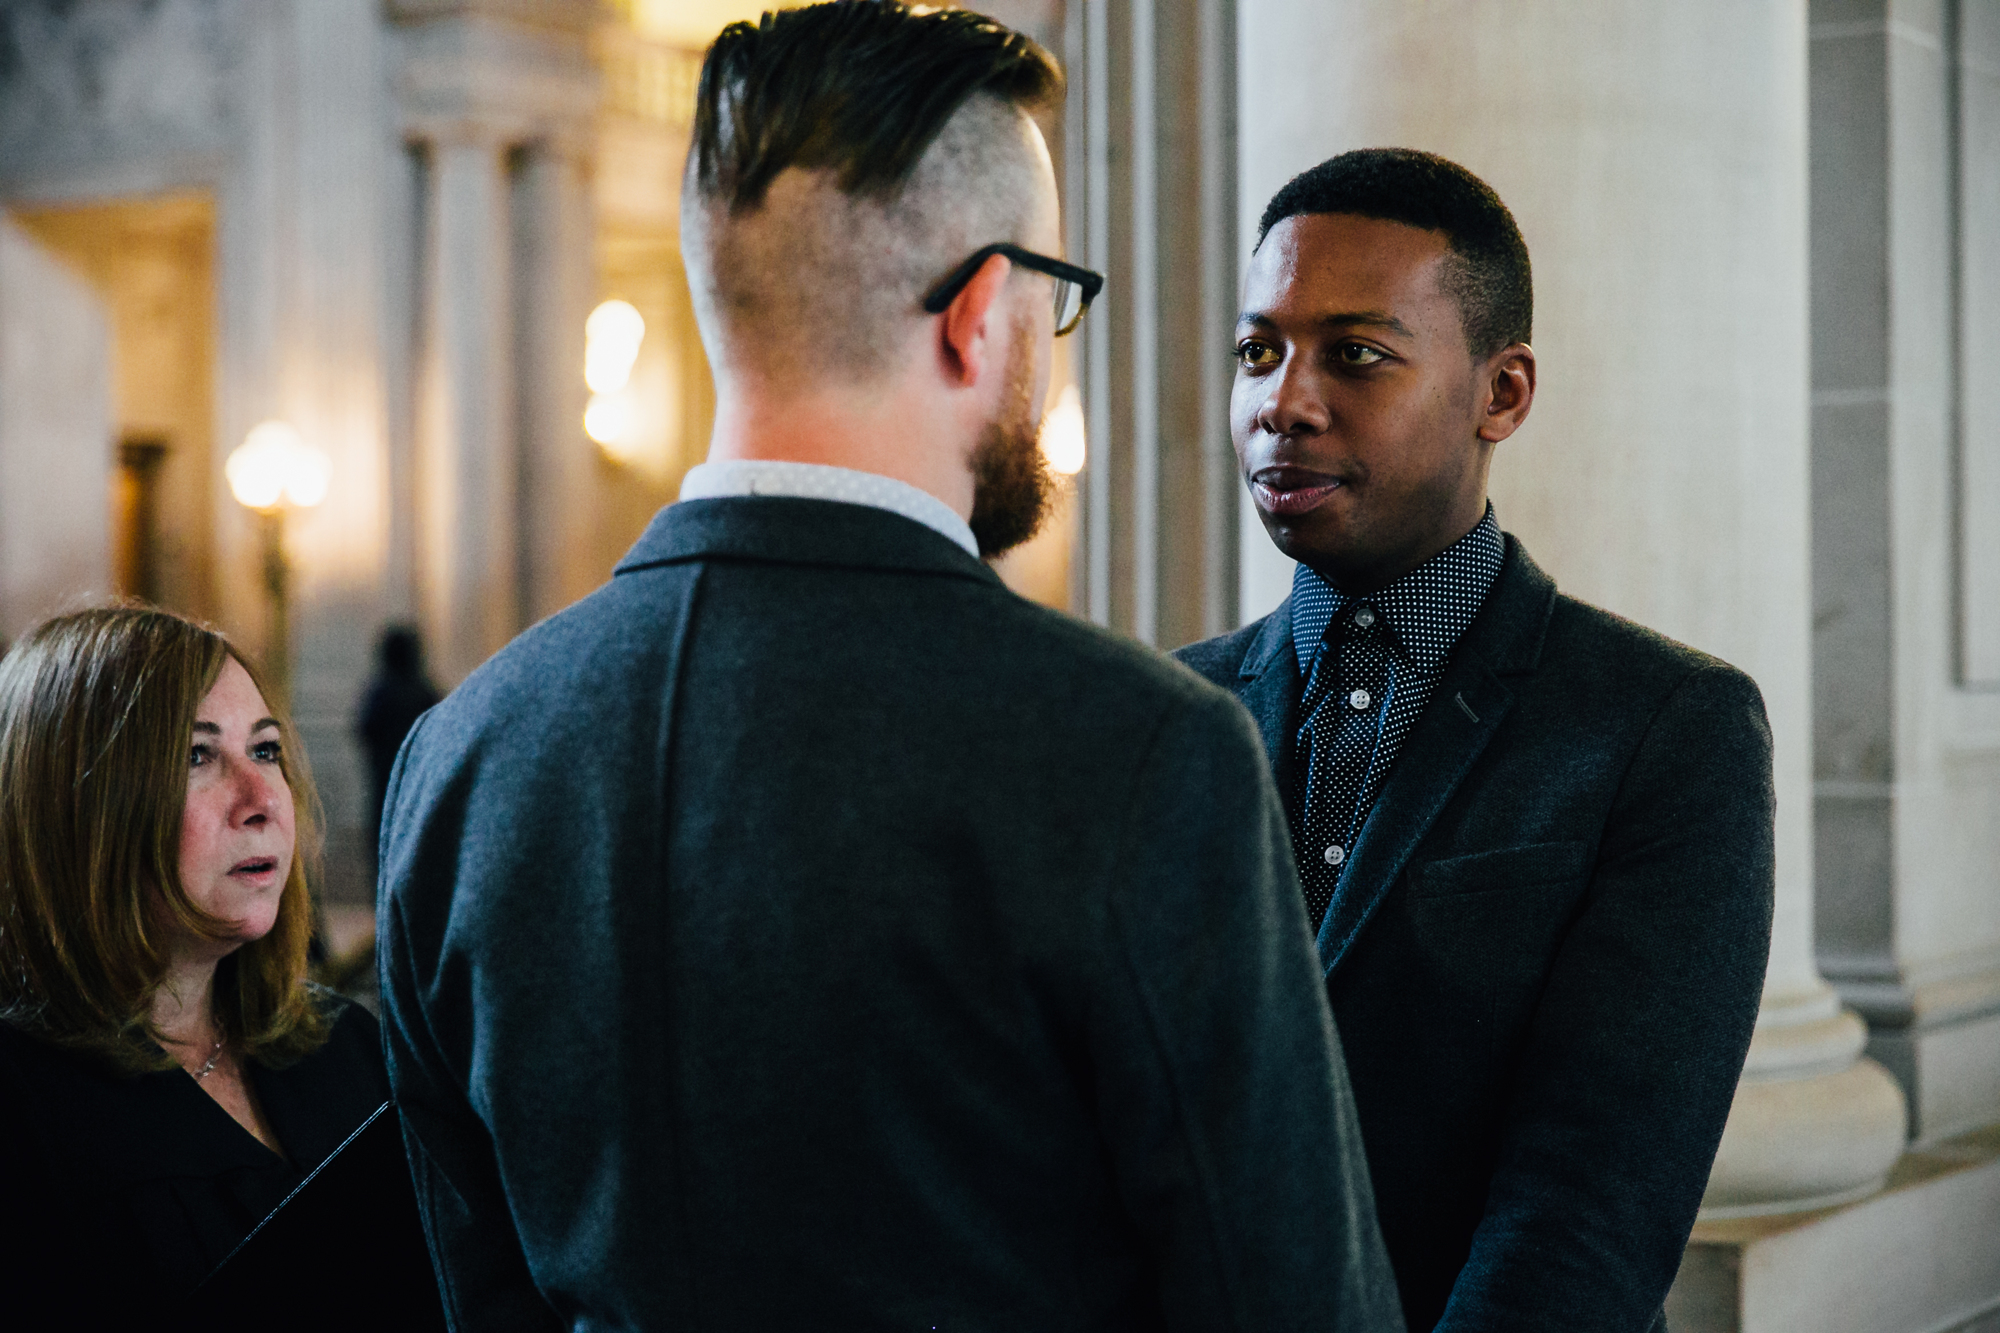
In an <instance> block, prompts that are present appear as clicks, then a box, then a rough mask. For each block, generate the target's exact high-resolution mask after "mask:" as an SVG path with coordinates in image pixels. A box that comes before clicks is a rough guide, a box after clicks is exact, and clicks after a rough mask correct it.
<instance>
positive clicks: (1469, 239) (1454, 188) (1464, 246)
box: [1257, 148, 1535, 357]
mask: <svg viewBox="0 0 2000 1333" xmlns="http://www.w3.org/2000/svg"><path fill="white" fill-rule="evenodd" d="M1311 213H1347V214H1350V215H1352V216H1354V217H1363V218H1376V219H1379V220H1381V221H1383V222H1400V223H1402V224H1403V225H1404V226H1407V227H1421V228H1423V229H1424V230H1425V231H1437V232H1443V233H1444V237H1445V243H1446V244H1447V245H1448V246H1450V248H1451V253H1452V258H1453V262H1452V263H1451V264H1450V265H1449V266H1448V271H1447V273H1446V277H1445V282H1446V286H1447V288H1448V290H1449V291H1450V293H1451V296H1452V298H1453V299H1454V300H1456V301H1457V302H1458V308H1459V314H1460V318H1461V320H1462V321H1463V323H1464V326H1465V342H1466V346H1467V347H1468V348H1469V349H1470V350H1471V352H1472V355H1473V356H1475V357H1487V356H1491V355H1492V354H1493V353H1495V352H1497V351H1499V350H1500V349H1501V348H1503V347H1506V346H1508V345H1509V344H1512V343H1525V342H1528V341H1529V340H1530V337H1531V335H1532V334H1533V331H1534V317H1535V291H1534V277H1533V274H1532V272H1531V271H1530V269H1529V266H1528V244H1527V242H1526V241H1524V240H1522V239H1521V229H1520V228H1519V227H1517V226H1515V225H1514V215H1513V214H1512V213H1510V212H1508V211H1507V205H1505V204H1503V203H1501V202H1500V196H1499V195H1497V194H1495V193H1494V192H1493V187H1492V186H1490V185H1488V184H1487V183H1486V182H1485V181H1483V180H1481V179H1479V177H1477V176H1475V175H1473V174H1472V173H1471V172H1469V171H1467V170H1466V169H1465V168H1464V167H1461V166H1459V165H1458V164H1457V163H1456V162H1452V161H1449V160H1448V159H1446V158H1442V157H1439V156H1438V155H1437V154H1435V153H1423V152H1418V151H1417V150H1416V149H1414V148H1359V149H1356V150H1355V151H1353V152H1351V153H1342V154H1341V155H1340V156H1339V157H1333V158H1328V159H1327V160H1326V161H1324V162H1322V163H1320V164H1319V165H1318V166H1316V167H1313V168H1312V169H1311V170H1309V171H1303V172H1300V173H1299V174H1298V175H1296V176H1294V177H1292V178H1291V180H1289V181H1287V182H1286V183H1285V186H1284V188H1283V189H1281V190H1279V191H1278V192H1277V194H1275V195H1273V196H1272V197H1271V202H1270V203H1269V204H1267V205H1266V206H1265V208H1264V216H1263V218H1262V220H1260V221H1259V222H1258V224H1257V244H1259V245H1262V244H1263V243H1264V237H1265V236H1266V235H1268V234H1269V233H1270V230H1271V228H1273V227H1275V226H1277V225H1278V224H1279V223H1280V222H1283V221H1284V220H1285V219H1286V218H1290V217H1298V216H1301V215H1303V214H1311Z"/></svg>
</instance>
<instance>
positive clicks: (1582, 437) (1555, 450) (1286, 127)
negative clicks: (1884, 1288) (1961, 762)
mask: <svg viewBox="0 0 2000 1333" xmlns="http://www.w3.org/2000/svg"><path fill="white" fill-rule="evenodd" d="M1240 17H1241V25H1240V30H1239V31H1240V43H1241V45H1240V51H1239V57H1238V76H1237V77H1238V86H1239V88H1240V90H1241V92H1240V103H1239V116H1238V123H1239V124H1240V125H1241V126H1243V127H1244V129H1243V132H1242V134H1241V136H1240V141H1239V150H1238V151H1239V160H1240V163H1241V172H1242V177H1241V179H1242V190H1241V199H1240V202H1241V208H1242V213H1241V215H1240V217H1241V220H1242V221H1241V226H1242V231H1243V234H1244V236H1245V237H1246V239H1247V238H1248V237H1250V236H1252V235H1254V230H1253V229H1254V223H1255V219H1256V217H1257V214H1258V212H1259V211H1260V210H1261V208H1262V206H1263V204H1264V202H1265V200H1267V199H1268V198H1269V197H1270V195H1271V194H1272V193H1273V192H1274V191H1275V190H1276V189H1277V188H1278V186H1279V185H1281V184H1282V183H1283V182H1284V181H1285V180H1286V179H1287V178H1289V177H1290V176H1291V175H1292V174H1294V173H1295V172H1297V171H1300V170H1302V169H1304V168H1306V167H1308V166H1311V165H1312V164H1313V163H1315V162H1318V161H1320V160H1322V159H1324V158H1326V157H1329V156H1332V155H1333V154H1335V153H1338V152H1341V151H1343V150H1346V149H1349V148H1357V147H1363V146H1369V145H1379V144H1399V145H1407V146H1410V147H1416V148H1424V149H1429V150H1432V151H1435V152H1439V153H1442V154H1444V155H1445V156H1447V157H1450V158H1453V159H1455V160H1457V161H1459V162H1462V163H1464V164H1465V165H1466V166H1467V167H1469V168H1471V169H1472V170H1473V171H1475V172H1477V173H1479V174H1480V175H1481V176H1482V177H1484V178H1485V179H1486V180H1487V181H1488V182H1489V183H1491V184H1492V185H1493V187H1494V188H1495V189H1496V190H1498V191H1499V193H1500V195H1501V197H1502V198H1503V199H1505V200H1506V201H1507V202H1508V205H1509V206H1510V207H1511V208H1512V209H1513V211H1514V213H1515V216H1516V217H1517V218H1518V220H1519V221H1520V223H1521V227H1522V230H1523V232H1524V233H1525V234H1526V237H1527V241H1528V245H1529V249H1530V251H1531V252H1532V254H1533V257H1534V263H1535V286H1536V318H1535V329H1536V335H1537V336H1536V339H1535V343H1536V348H1537V350H1538V352H1539V353H1540V360H1541V393H1540V397H1539V400H1538V402H1537V405H1536V409H1535V413H1534V415H1533V417H1532V419H1531V420H1530V421H1529V422H1528V424H1527V426H1526V427H1525V429H1524V430H1523V431H1522V432H1521V434H1519V435H1518V436H1516V437H1515V439H1513V440H1511V441H1509V442H1508V443H1507V444H1506V445H1504V446H1502V448H1501V450H1500V453H1499V456H1498V458H1497V459H1496V461H1495V465H1494V485H1493V494H1494V501H1495V504H1496V506H1497V508H1498V511H1499V517H1500V521H1501V523H1502V525H1503V526H1505V527H1506V528H1508V529H1509V530H1511V531H1513V532H1515V533H1517V534H1518V535H1519V536H1520V537H1521V538H1522V539H1523V541H1524V542H1525V543H1526V545H1527V547H1528V548H1529V550H1531V551H1532V552H1533V553H1534V555H1535V558H1536V559H1537V560H1538V561H1540V562H1541V563H1542V564H1543V565H1544V567H1546V568H1547V569H1549V570H1550V572H1551V573H1553V574H1554V575H1555V577H1556V579H1557V581H1558V582H1559V583H1560V584H1561V585H1562V586H1563V587H1564V588H1565V589H1566V590H1567V591H1568V592H1570V593H1571V594H1573V595H1576V596H1579V597H1582V598H1584V599H1586V600H1589V601H1592V602H1595V603H1597V604H1599V605H1602V606H1605V607H1608V608H1610V609H1611V610H1614V611H1617V612H1619V613H1620V614H1623V615H1627V616H1630V617H1632V618H1633V619H1635V620H1638V621H1640V622H1642V623H1644V624H1647V625H1650V626H1653V627H1655V628H1657V629H1659V630H1661V631H1662V632H1664V633H1667V634H1669V635H1672V636H1674V637H1675V638H1678V639H1681V640H1683V641H1685V642H1688V643H1691V644H1693V645H1695V646H1697V647H1699V648H1702V649H1705V650H1707V651H1709V652H1713V653H1715V654H1716V655H1718V656H1720V657H1723V658H1725V659H1726V660H1728V661H1731V662H1733V663H1735V664H1736V665H1738V666H1739V667H1741V668H1743V669H1744V670H1746V671H1748V672H1749V673H1750V674H1751V675H1752V676H1754V677H1755V678H1756V679H1757V681H1758V683H1759V684H1760V685H1761V686H1762V688H1763V691H1764V696H1765V699H1766V702H1767V706H1768V708H1769V712H1770V717H1771V724H1772V730H1773V733H1774V736H1775V738H1776V746H1777V752H1776V776H1777V788H1778V811H1779V813H1778V858H1779V859H1778V887H1777V894H1778V897H1777V918H1776V925H1775V930H1774V935H1773V940H1772V946H1771V961H1770V968H1769V973H1768V978H1767V981H1766V988H1765V997H1764V1006H1763V1010H1762V1013H1761V1014H1760V1016H1759V1021H1758V1027H1757V1033H1756V1037H1755V1040H1754V1043H1753V1046H1752V1049H1751V1053H1750V1061H1749V1067H1748V1068H1747V1070H1746V1071H1745V1074H1744V1077H1743V1082H1742V1084H1741V1087H1740V1089H1739V1092H1738V1096H1737V1101H1736V1105H1735V1108H1734V1109H1733V1111H1732V1113H1731V1117H1730V1122H1729V1128H1728V1130H1727V1132H1726V1134H1725V1136H1724V1141H1723V1146H1722V1150H1721V1153H1720V1155H1719V1157H1718V1160H1717V1164H1716V1168H1715V1172H1714V1175H1713V1176H1712V1178H1711V1181H1710V1184H1709V1191H1708V1196H1707V1200H1706V1209H1707V1211H1708V1214H1709V1215H1710V1216H1717V1215H1734V1214H1748V1213H1759V1212H1772V1211H1784V1210H1789V1209H1804V1208H1809V1207H1814V1206H1818V1205H1821V1204H1826V1203H1831V1202H1836V1201H1839V1200H1843V1199H1851V1198H1855V1197H1859V1196H1862V1195H1865V1194H1867V1193H1869V1192H1870V1191H1872V1190H1875V1189H1877V1188H1879V1187H1880V1186H1881V1184H1882V1182H1883V1180H1884V1177H1885V1173H1886V1172H1887V1171H1888V1169H1889V1167H1890V1165H1891V1164H1892V1163H1893V1162H1894V1161H1895V1160H1896V1158H1897V1156H1898V1154H1899V1152H1900V1150H1901V1147H1902V1143H1903V1116H1904V1108H1903V1102H1902V1097H1901V1095H1900V1093H1899V1092H1898V1090H1897V1088H1896V1086H1895V1084H1894V1083H1893V1082H1892V1081H1891V1080H1890V1079H1889V1077H1888V1076H1887V1075H1886V1074H1885V1073H1884V1072H1883V1071H1882V1070H1881V1068H1880V1067H1879V1066H1877V1065H1876V1064H1874V1063H1873V1062H1871V1061H1868V1060H1866V1059H1863V1058H1861V1046H1862V1042H1863V1040H1864V1035H1865V1034H1864V1030H1863V1027H1862V1025H1861V1023H1860V1021H1859V1020H1858V1019H1857V1018H1856V1017H1855V1016H1854V1015H1853V1014H1852V1013H1851V1012H1849V1011H1846V1010H1844V1009H1842V1008H1841V1006H1840V1003H1839V1000H1838V998H1837V997H1836V996H1835V995H1834V993H1833V992H1832V991H1831V990H1830V989H1829V988H1828V986H1827V984H1826V983H1825V981H1824V980H1822V978H1821V976H1820V974H1819V971H1818V968H1817V966H1816V964H1815V960H1814V952H1813V941H1814V936H1813V880H1812V826H1811V812H1812V800H1811V792H1812V788H1811V772H1812V767H1811V765H1812V760H1811V755H1812V721H1811V719H1812V711H1811V702H1810V701H1811V692H1812V690H1811V643H1812V627H1811V588H1810V572H1811V571H1810V564H1809V560H1810V543H1809V536H1808V532H1809V523H1808V514H1809V504H1810V494H1809V469H1808V453H1807V421H1808V418H1807V323H1806V313H1807V309H1806V300H1807V188H1806V67H1805V52H1806V16H1805V8H1804V4H1803V0H1756V2H1755V3H1744V2H1743V0H1691V3H1688V4H1683V5H1674V6H1666V7H1662V6H1656V5H1644V4H1639V3H1617V4H1605V5H1592V6H1588V7H1581V8H1580V7H1578V6H1576V5H1572V4H1563V3H1556V0H1524V2H1523V3H1519V4H1511V5H1490V4H1484V3H1480V2H1479V0H1440V2H1439V3H1433V4H1427V5H1421V6H1414V5H1391V6H1385V5H1370V4H1362V3H1353V2H1349V0H1340V2H1339V3H1317V2H1315V3H1306V2H1304V0H1299V2H1297V3H1278V2H1276V0H1272V2H1270V3H1260V4H1256V5H1248V6H1244V7H1243V9H1242V10H1241V13H1240ZM1242 530H1243V534H1244V543H1245V544H1244V552H1243V561H1242V567H1243V572H1244V582H1243V606H1242V610H1243V614H1244V615H1245V617H1246V618H1247V617H1250V616H1255V615H1259V614H1262V613H1263V612H1264V611H1266V610H1268V609H1269V608H1270V607H1271V606H1272V605H1273V604H1274V603H1276V602H1277V601H1278V599H1279V598H1280V597H1281V596H1283V595H1284V592H1285V590H1286V588H1287V586H1288V585H1289V566H1288V565H1286V564H1285V563H1284V562H1282V561H1281V560H1276V559H1274V558H1273V556H1272V554H1271V553H1269V551H1268V549H1267V548H1268V544H1267V543H1266V542H1265V541H1264V540H1263V536H1262V533H1261V532H1260V531H1259V530H1258V528H1257V525H1256V524H1255V523H1244V524H1243V525H1242ZM1696 887H1698V886H1696ZM1690 1017H1691V1020H1692V1021H1699V1018H1698V1016H1690Z"/></svg>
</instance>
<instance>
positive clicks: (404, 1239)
mask: <svg viewBox="0 0 2000 1333" xmlns="http://www.w3.org/2000/svg"><path fill="white" fill-rule="evenodd" d="M385 1182H386V1188H385ZM185 1316H186V1320H185V1322H186V1323H187V1326H188V1327H190V1328H202V1329H207V1330H210V1331H211V1333H233V1330H237V1329H245V1330H248V1329H257V1330H260V1333H268V1330H270V1329H276V1328H282V1329H286V1330H303V1331H305V1333H316V1331H317V1330H321V1329H324V1330H327V1331H328V1333H333V1331H334V1330H339V1331H340V1333H355V1330H360V1329H371V1330H373V1329H385V1330H409V1331H410V1333H419V1331H421V1333H433V1331H434V1330H436V1331H441V1330H443V1329H444V1327H445V1320H444V1307H443V1304H442V1303H441V1302H440V1301H439V1300H438V1289H437V1279H436V1277H435V1276H434V1275H433V1274H432V1272H431V1256H430V1250H429V1247H428V1246H427V1245H426V1244H425V1241H424V1229H423V1222H422V1220H421V1219H420V1218H419V1217H418V1216H417V1196H416V1191H415V1190H414V1189H413V1188H412V1187H411V1185H410V1168H409V1164H408V1162H407V1160H406V1159H405V1158H404V1156H403V1138H402V1131H401V1126H400V1124H399V1122H398V1120H397V1117H396V1112H395V1107H394V1105H393V1104H392V1103H389V1102H384V1103H382V1105H380V1106H378V1107H376V1108H375V1112H374V1114H373V1115H370V1116H369V1117H368V1119H366V1120H364V1121H363V1122H362V1123H361V1127H360V1128H359V1129H357V1130H355V1131H354V1132H353V1133H352V1134H350V1135H348V1136H347V1139H346V1141H345V1142H343V1143H342V1144H341V1145H340V1146H339V1147H338V1148H336V1149H334V1151H333V1155H332V1156H330V1157H328V1158H327V1159H326V1160H325V1161H324V1162H321V1163H320V1164H319V1165H318V1166H317V1167H315V1168H314V1169H313V1172H312V1174H311V1175H309V1176H307V1177H306V1178H305V1179H304V1180H303V1181H302V1182H300V1184H299V1187H298V1188H297V1189H295V1190H293V1191H292V1192H291V1193H290V1194H289V1195H287V1196H286V1198H285V1201H284V1202H283V1203H281V1204H279V1205H278V1206H277V1207H276V1208H274V1209H272V1210H271V1213H270V1215H269V1216H268V1217H266V1218H265V1219H264V1220H263V1221H262V1222H259V1223H258V1224H257V1227H256V1229H255V1230H253V1231H252V1232H251V1233H250V1234H249V1235H248V1236H245V1237H244V1238H243V1242H242V1243H241V1244H240V1245H238V1246H237V1247H236V1248H235V1249H234V1250H232V1251H230V1254H229V1257H228V1258H226V1259H224V1260H223V1261H222V1263H221V1264H219V1265H218V1266H217V1267H216V1270H215V1271H214V1272H213V1273H210V1274H209V1275H208V1277H207V1278H206V1279H204V1280H203V1282H202V1284H201V1285H200V1286H199V1287H197V1288H196V1289H195V1290H194V1293H193V1294H192V1295H191V1296H190V1297H189V1298H188V1306H187V1309H186V1311H185Z"/></svg>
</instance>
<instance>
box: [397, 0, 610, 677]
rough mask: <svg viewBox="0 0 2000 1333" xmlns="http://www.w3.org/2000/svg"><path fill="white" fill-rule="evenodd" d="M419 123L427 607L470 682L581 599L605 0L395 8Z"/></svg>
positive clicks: (422, 548)
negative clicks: (582, 479)
mask: <svg viewBox="0 0 2000 1333" xmlns="http://www.w3.org/2000/svg"><path fill="white" fill-rule="evenodd" d="M388 10H389V13H390V16H391V17H392V18H393V19H395V20H396V21H397V22H398V23H399V24H400V25H401V28H402V36H401V42H400V51H401V61H400V65H399V68H398V72H397V73H398V78H397V83H398V90H399V94H400V99H401V103H402V110H403V115H404V134H405V137H406V138H407V140H408V141H409V142H410V143H411V144H412V145H413V146H414V147H415V148H416V150H417V155H418V158H419V160H420V161H421V163H422V165H423V173H422V176H423V185H422V187H421V188H420V189H419V190H418V191H417V195H418V197H419V198H420V199H421V200H422V211H423V217H422V219H421V230H422V234H423V241H422V244H421V257H420V260H419V262H418V264H417V266H416V267H417V271H418V274H419V284H418V285H419V288H420V294H419V295H418V298H417V301H418V308H417V311H416V312H415V313H416V321H415V322H416V324H417V326H418V328H419V335H418V344H419V347H418V357H419V361H420V369H419V374H418V380H417V384H416V390H415V392H416V410H415V413H414V416H415V421H416V432H415V434H416V439H415V449H414V453H415V459H414V462H415V466H414V467H413V468H412V469H411V473H412V475H411V479H410V487H411V491H412V492H413V493H412V494H410V495H407V496H402V497H399V502H400V503H401V504H402V505H403V506H405V507H406V508H407V509H408V510H410V511H413V513H414V517H415V519H416V522H415V523H414V524H413V525H412V526H413V528H414V537H415V540H414V543H413V545H414V547H415V550H414V557H415V558H414V565H415V569H414V570H413V575H414V582H415V584H416V588H415V597H414V598H413V600H414V602H415V604H416V605H417V606H418V607H419V608H420V611H421V616H422V619H423V622H424V627H425V630H426V632H427V636H428V638H429V640H430V649H431V660H432V664H433V666H434V667H435V669H436V672H437V674H438V676H439V677H440V679H441V680H442V681H443V682H445V683H449V684H456V683H457V682H458V681H459V680H461V679H462V678H463V677H464V676H465V675H466V674H467V673H468V672H470V671H471V670H472V669H473V668H474V667H476V666H478V665H479V664H480V663H481V662H482V661H484V660H485V659H486V658H487V657H488V656H490V655H491V654H492V653H493V652H495V651H496V650H498V649H499V648H500V647H501V646H502V645H504V644H505V643H506V642H507V640H508V639H510V638H511V637H513V635H514V634H516V633H518V632H519V631H520V630H521V628H522V627H523V626H524V625H526V624H527V623H528V621H529V620H530V619H532V618H533V617H535V616H537V615H540V614H544V613H546V612H547V611H549V610H552V609H554V608H555V607H556V606H559V605H561V604H562V602H563V601H564V600H567V598H568V597H571V596H574V595H575V594H576V593H577V592H578V591H581V589H580V588H578V587H576V583H577V580H576V579H575V578H574V577H568V576H566V575H565V572H564V571H565V569H566V568H567V566H566V565H565V562H564V560H563V556H562V551H563V549H564V542H565V539H569V540H570V542H571V543H572V544H573V543H574V538H575V535H576V532H577V530H578V528H579V527H580V526H581V524H580V523H578V522H577V521H576V516H575V515H574V514H572V513H571V512H570V511H569V508H568V506H570V505H571V504H573V503H574V498H575V497H576V496H577V495H578V494H579V493H580V492H581V489H582V488H581V487H579V486H578V485H577V484H576V479H575V477H574V475H573V473H574V470H575V468H576V467H577V466H579V464H578V463H577V460H578V459H582V460H583V461H584V462H586V463H587V461H588V451H587V446H586V445H585V443H584V441H583V437H582V432H581V430H580V429H579V423H580V419H581V411H582V407H581V402H580V400H578V398H577V392H578V388H579V385H580V379H581V365H582V355H581V353H582V337H583V313H584V310H583V305H582V303H583V302H585V301H587V300H588V290H589V274H590V269H591V264H592V260H593V246H594V237H593V236H592V235H591V227H590V212H589V205H588V199H587V192H586V190H585V187H584V180H585V178H586V176H587V159H588V156H589V145H590V143H591V141H592V140H591V130H592V127H593V123H594V119H593V118H594V116H595V113H596V107H597V101H598V76H597V72H596V68H595V66H594V65H593V63H592V61H591V58H590V52H589V46H588V39H589V34H590V30H591V25H592V24H593V23H594V22H595V21H596V19H597V17H598V12H597V7H596V6H595V5H593V4H591V3H589V0H392V2H391V3H390V4H389V6H388Z"/></svg>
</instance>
